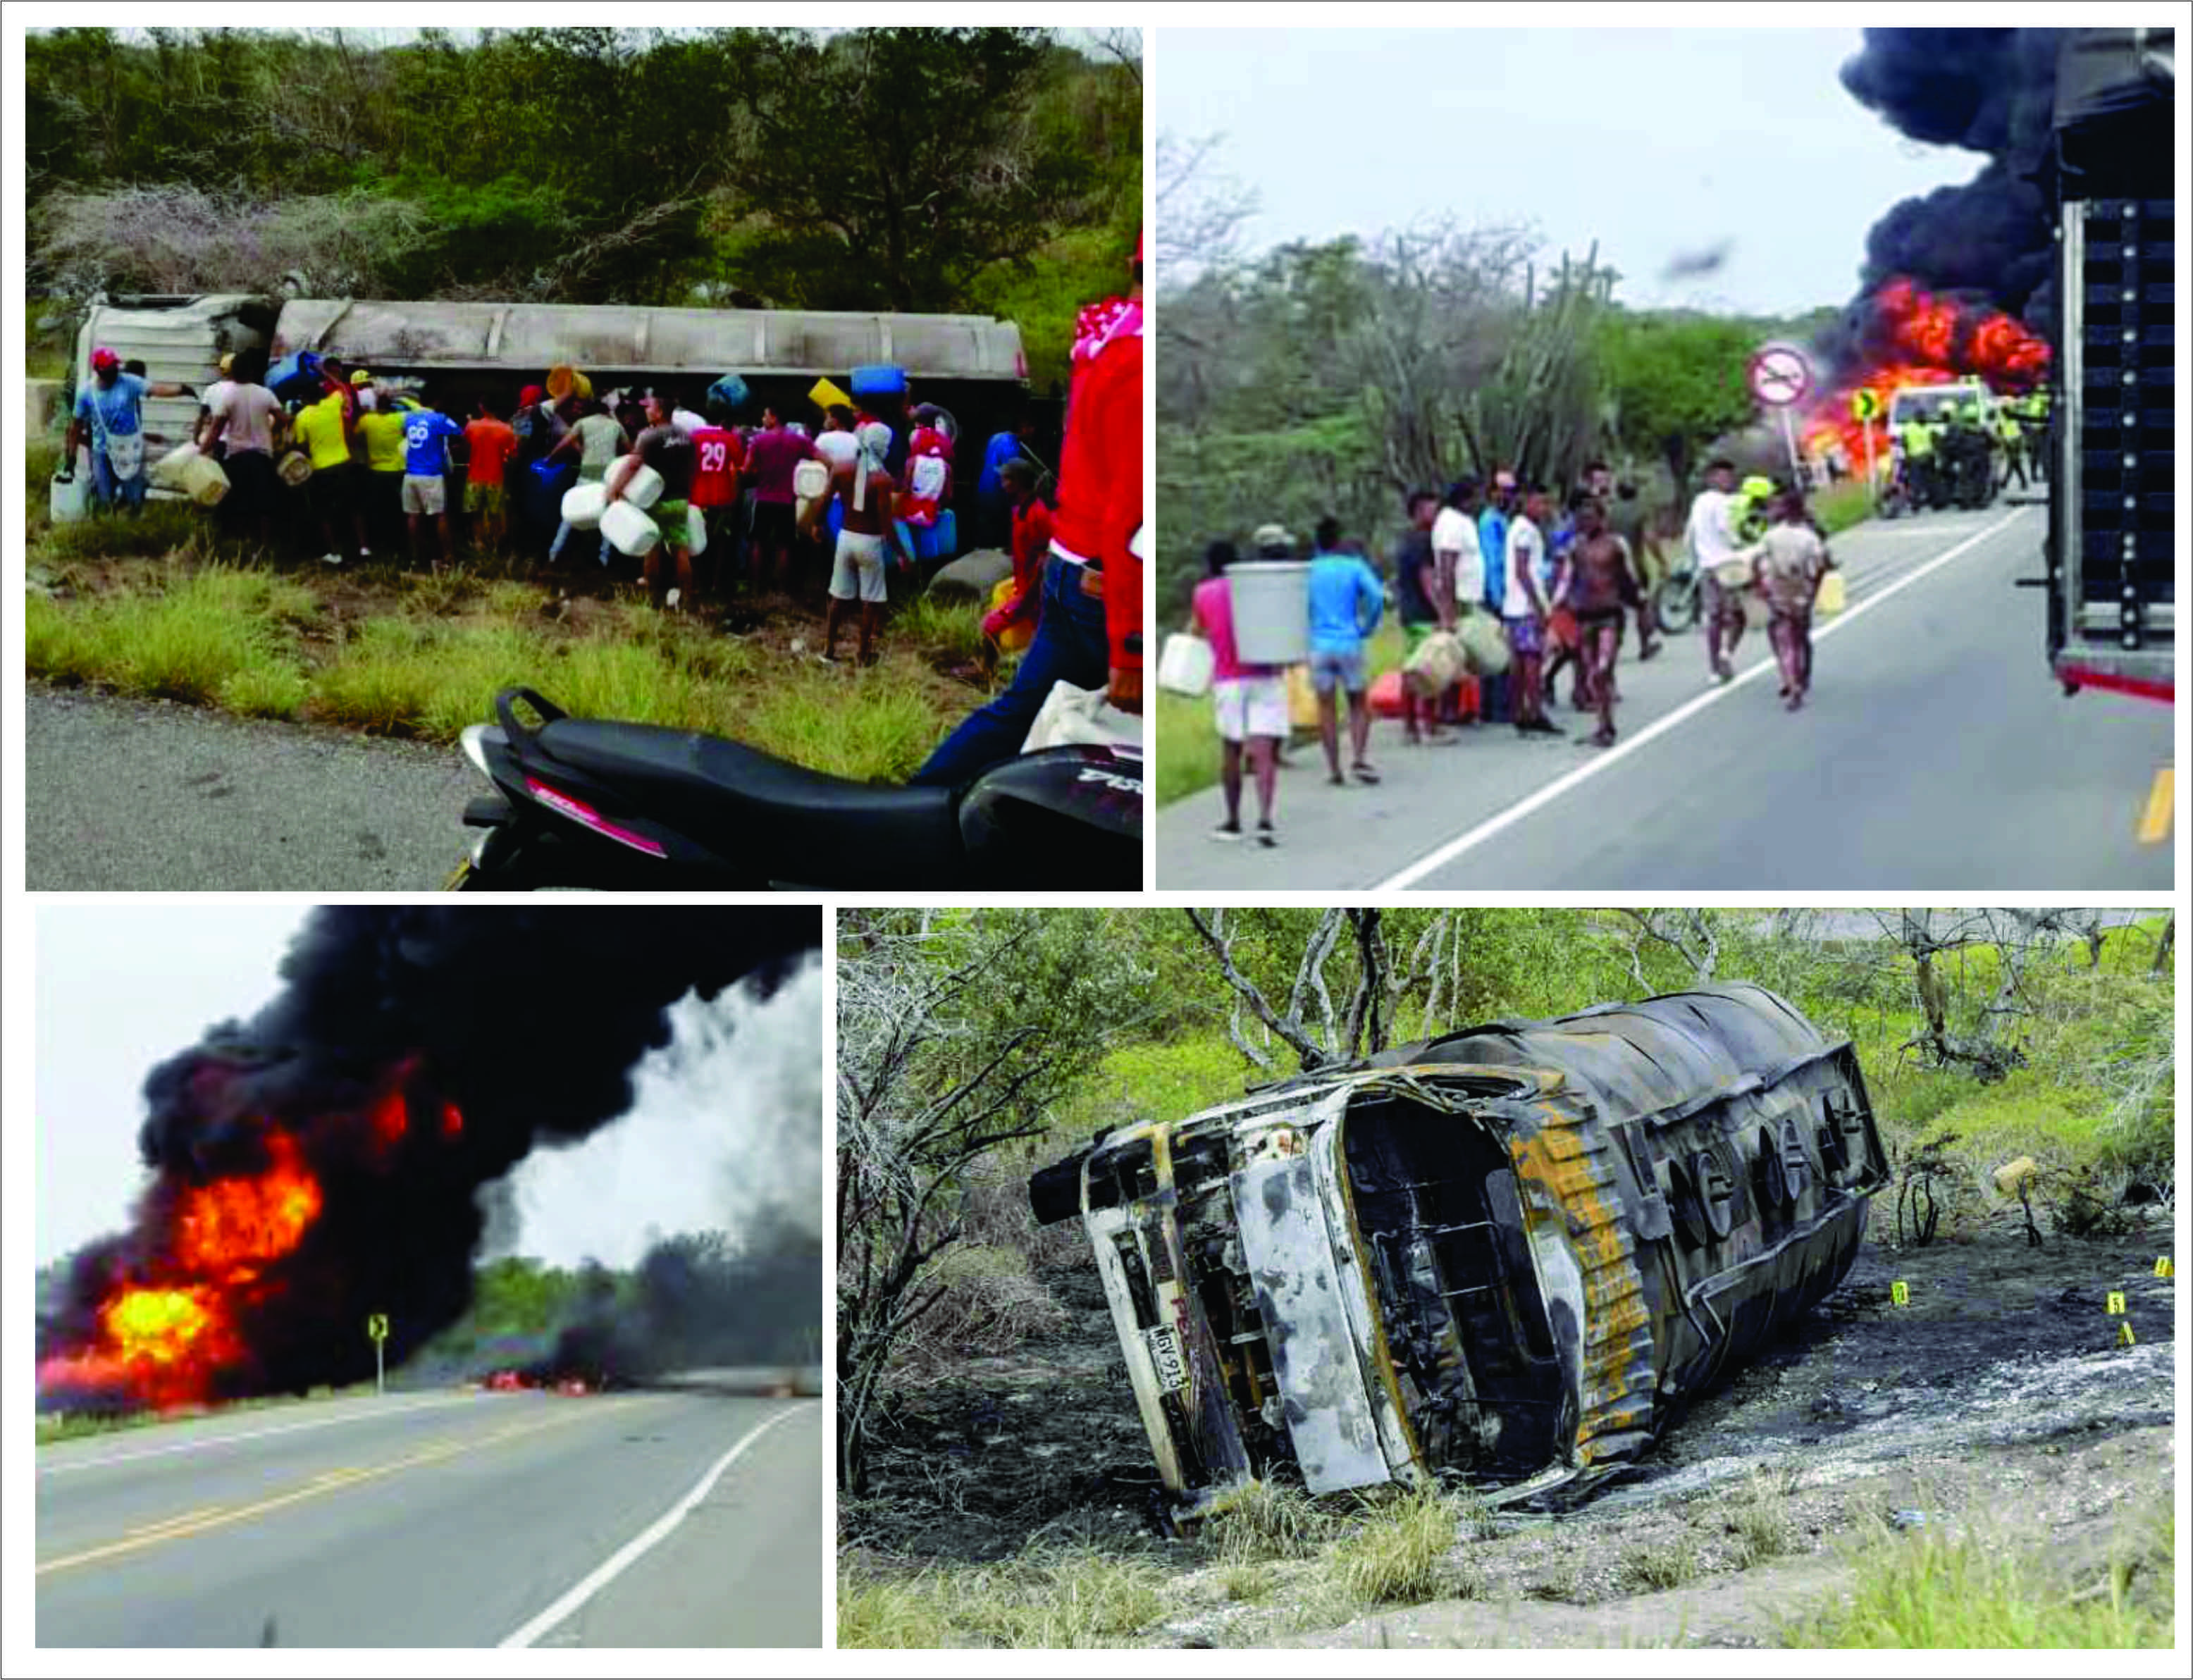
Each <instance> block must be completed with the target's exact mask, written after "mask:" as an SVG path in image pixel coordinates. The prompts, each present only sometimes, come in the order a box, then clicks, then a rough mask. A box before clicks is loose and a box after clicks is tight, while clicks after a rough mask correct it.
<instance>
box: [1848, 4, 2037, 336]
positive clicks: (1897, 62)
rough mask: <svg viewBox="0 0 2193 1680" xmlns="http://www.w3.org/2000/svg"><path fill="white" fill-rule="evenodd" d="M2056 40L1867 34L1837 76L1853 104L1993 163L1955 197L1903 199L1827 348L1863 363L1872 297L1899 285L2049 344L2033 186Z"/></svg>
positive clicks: (2024, 32)
mask: <svg viewBox="0 0 2193 1680" xmlns="http://www.w3.org/2000/svg"><path fill="white" fill-rule="evenodd" d="M2063 34H2064V32H2063V31H2062V30H2058V29H1869V30H1867V31H1866V32H1865V46H1864V50H1862V51H1861V52H1859V53H1858V54H1857V55H1856V56H1854V57H1852V58H1851V59H1849V60H1847V61H1846V62H1845V63H1844V65H1843V67H1842V83H1843V86H1844V88H1845V89H1847V90H1848V91H1849V93H1850V94H1851V95H1852V97H1853V98H1855V99H1857V100H1858V101H1859V102H1860V103H1861V104H1863V105H1864V106H1868V107H1869V109H1871V110H1873V111H1875V112H1879V113H1880V114H1881V117H1882V118H1885V119H1886V120H1887V122H1888V123H1890V124H1891V126H1892V127H1893V128H1895V129H1896V130H1897V131H1898V133H1900V134H1904V135H1909V136H1910V138H1912V139H1913V140H1923V141H1926V142H1927V143H1928V144H1930V145H1937V146H1960V147H1961V148H1963V149H1964V150H1966V151H1967V152H1978V153H1979V154H1980V155H1982V156H1983V157H1984V158H1987V160H1988V162H1987V163H1986V164H1985V165H1984V167H1983V168H1982V169H1981V170H1980V172H1979V174H1978V175H1976V176H1975V177H1974V178H1973V180H1972V181H1967V182H1966V183H1965V184H1964V185H1962V186H1942V187H1937V188H1936V189H1935V190H1934V191H1933V192H1929V193H1927V194H1925V195H1923V196H1922V197H1920V198H1906V199H1904V201H1903V202H1902V203H1901V204H1898V205H1896V206H1895V207H1894V208H1893V209H1891V210H1890V211H1889V212H1888V213H1887V215H1884V216H1882V217H1881V220H1880V221H1877V222H1875V224H1874V226H1873V230H1872V232H1870V233H1869V234H1868V235H1867V236H1866V249H1865V263H1864V267H1863V269H1862V270H1861V271H1860V276H1859V291H1858V296H1857V297H1856V298H1855V299H1853V300H1852V302H1851V303H1850V305H1849V306H1848V307H1847V308H1846V309H1845V310H1844V312H1843V318H1842V320H1841V323H1840V324H1839V326H1838V328H1837V329H1836V330H1833V331H1831V332H1830V333H1829V335H1827V338H1826V341H1825V343H1824V346H1823V347H1824V349H1825V350H1826V352H1827V353H1828V354H1829V358H1831V360H1832V361H1833V362H1834V363H1835V364H1836V365H1837V366H1838V367H1840V366H1843V365H1845V364H1847V363H1848V362H1850V361H1851V360H1852V359H1854V358H1856V357H1858V356H1859V355H1861V354H1863V353H1864V352H1865V351H1866V349H1867V348H1868V346H1867V344H1866V342H1865V341H1866V337H1867V333H1868V330H1869V327H1871V326H1872V324H1873V323H1874V319H1875V313H1874V311H1873V308H1872V300H1873V297H1874V295H1875V293H1876V292H1878V291H1879V290H1881V288H1882V287H1883V286H1885V285H1886V284H1888V282H1889V281H1891V280H1892V279H1895V278H1898V277H1899V276H1901V277H1904V278H1910V279H1913V280H1915V281H1917V282H1918V283H1919V284H1921V286H1923V287H1925V288H1926V289H1927V290H1928V291H1930V292H1933V293H1935V294H1937V295H1945V296H1949V297H1952V298H1955V300H1957V301H1960V302H1965V303H1977V304H1982V305H1984V306H1986V307H1990V308H1994V309H2000V310H2001V311H2002V312H2004V313H2006V314H2009V315H2013V316H2017V317H2019V318H2022V319H2024V322H2025V323H2026V324H2027V325H2029V326H2030V327H2031V328H2032V329H2033V330H2035V331H2036V332H2038V333H2040V334H2041V335H2043V336H2044V337H2049V338H2051V339H2052V341H2053V320H2052V317H2053V312H2054V307H2055V300H2054V288H2053V284H2051V282H2050V267H2051V261H2052V245H2051V239H2050V220H2049V210H2048V203H2047V197H2046V195H2045V194H2044V193H2043V192H2042V190H2041V187H2040V186H2038V185H2036V182H2035V181H2034V180H2033V179H2032V178H2031V177H2033V176H2034V175H2036V174H2038V173H2039V172H2040V170H2041V168H2042V166H2043V164H2044V163H2045V161H2046V159H2047V152H2048V146H2049V135H2050V123H2051V118H2052V116H2053V110H2054V103H2055V96H2056V53H2057V48H2058V44H2059V42H2060V38H2061V37H2062V36H2063Z"/></svg>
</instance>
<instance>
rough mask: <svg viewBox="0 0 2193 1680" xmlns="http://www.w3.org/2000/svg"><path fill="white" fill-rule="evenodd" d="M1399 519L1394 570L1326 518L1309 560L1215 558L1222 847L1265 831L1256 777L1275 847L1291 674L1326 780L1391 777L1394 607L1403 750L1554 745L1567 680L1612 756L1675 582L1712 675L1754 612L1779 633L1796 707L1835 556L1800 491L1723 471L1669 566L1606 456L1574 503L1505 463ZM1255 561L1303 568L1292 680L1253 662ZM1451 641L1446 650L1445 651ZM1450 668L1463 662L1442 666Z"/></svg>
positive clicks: (1215, 545)
mask: <svg viewBox="0 0 2193 1680" xmlns="http://www.w3.org/2000/svg"><path fill="white" fill-rule="evenodd" d="M1403 511H1404V513H1405V514H1406V525H1405V527H1404V529H1403V531H1402V534H1401V536H1400V539H1399V541H1398V542H1395V543H1394V547H1393V549H1392V552H1391V554H1390V556H1389V558H1388V561H1387V564H1386V565H1385V566H1384V567H1383V569H1382V567H1381V566H1380V565H1379V564H1378V563H1377V561H1376V560H1374V559H1373V558H1372V556H1371V553H1370V551H1369V550H1368V549H1367V548H1366V546H1365V544H1364V543H1363V542H1362V541H1360V539H1354V538H1350V537H1349V536H1347V535H1346V533H1345V532H1344V531H1343V528H1342V525H1341V523H1340V521H1339V520H1338V519H1334V518H1332V517H1330V516H1327V517H1326V518H1324V519H1320V520H1319V521H1318V523H1317V525H1316V527H1315V529H1314V531H1313V533H1312V540H1311V542H1310V543H1309V544H1308V547H1307V548H1306V549H1305V548H1302V547H1300V546H1299V545H1297V542H1296V540H1295V538H1294V537H1293V536H1291V534H1290V533H1289V532H1288V531H1287V530H1285V527H1284V526H1281V525H1265V526H1263V527H1261V528H1260V529H1258V530H1257V531H1256V533H1255V534H1254V536H1253V537H1252V538H1251V542H1250V544H1249V545H1248V551H1247V552H1246V553H1244V552H1243V550H1242V548H1241V547H1240V545H1239V544H1237V543H1236V542H1234V541H1232V540H1220V541H1217V542H1211V544H1210V545H1209V546H1208V548H1206V550H1205V572H1206V576H1205V578H1204V580H1203V581H1202V582H1200V583H1199V584H1198V585H1197V586H1196V588H1195V590H1194V597H1193V601H1192V605H1191V610H1190V615H1189V619H1190V624H1189V628H1191V630H1192V631H1193V632H1194V634H1197V635H1199V636H1200V637H1201V638H1202V639H1203V640H1204V641H1205V643H1206V644H1207V645H1208V646H1209V648H1210V654H1211V657H1210V666H1211V704H1212V708H1213V710H1214V714H1215V716H1216V720H1217V731H1218V737H1219V743H1220V754H1221V757H1220V785H1221V788H1222V794H1223V797H1224V801H1225V815H1224V817H1222V820H1221V821H1220V823H1218V825H1217V828H1216V829H1214V830H1213V836H1214V838H1216V839H1218V840H1241V839H1243V838H1244V837H1245V834H1248V833H1250V832H1251V831H1249V830H1245V829H1244V828H1243V826H1242V802H1243V797H1244V794H1245V791H1246V789H1247V787H1248V785H1249V784H1250V783H1253V784H1254V787H1255V789H1256V794H1257V823H1256V827H1255V829H1254V830H1253V834H1254V836H1255V839H1256V840H1257V843H1258V844H1259V845H1261V846H1277V845H1278V843H1279V836H1278V830H1277V827H1276V824H1275V821H1274V804H1275V801H1276V796H1277V789H1278V780H1279V777H1278V771H1279V770H1280V768H1281V767H1282V766H1283V765H1285V764H1286V763H1287V761H1288V760H1287V757H1286V754H1287V752H1288V749H1289V747H1290V745H1291V739H1292V734H1293V728H1294V725H1295V724H1296V723H1297V721H1300V720H1301V719H1300V713H1301V712H1302V711H1303V709H1304V702H1303V699H1300V698H1295V697H1291V696H1290V693H1289V685H1290V682H1291V683H1292V684H1294V685H1295V686H1296V687H1297V691H1298V694H1299V692H1300V691H1303V690H1306V691H1307V697H1306V698H1307V701H1308V702H1314V709H1315V716H1316V726H1317V731H1318V735H1319V737H1320V743H1321V745H1322V748H1323V750H1324V758H1325V770H1326V782H1327V783H1328V784H1330V785H1331V786H1332V787H1336V788H1346V787H1348V786H1349V785H1351V782H1352V783H1357V784H1375V783H1377V782H1378V781H1379V780H1380V779H1381V775H1382V772H1381V771H1380V769H1379V766H1378V765H1377V763H1376V761H1375V760H1373V758H1372V756H1371V729H1372V717H1373V713H1372V707H1371V691H1372V688H1373V683H1372V680H1371V670H1370V662H1369V657H1368V653H1369V644H1370V641H1371V637H1372V636H1373V634H1375V633H1376V632H1377V629H1378V628H1379V627H1380V625H1381V624H1382V623H1383V622H1384V620H1385V618H1386V616H1388V615H1389V613H1390V614H1391V616H1393V617H1394V620H1395V621H1396V622H1397V624H1398V626H1399V628H1400V633H1401V638H1402V641H1403V644H1404V649H1405V658H1404V666H1403V670H1402V672H1401V673H1399V674H1394V675H1392V676H1389V678H1388V679H1387V682H1388V684H1389V686H1391V687H1394V688H1397V690H1398V691H1397V692H1393V693H1390V694H1389V696H1388V697H1386V703H1387V704H1388V706H1389V708H1390V709H1392V710H1393V712H1394V714H1396V715H1397V716H1398V719H1399V721H1400V725H1401V729H1400V739H1401V741H1402V743H1404V744H1405V745H1406V746H1409V747H1416V746H1419V745H1424V744H1429V743H1441V742H1458V741H1461V740H1463V739H1464V738H1465V737H1466V732H1468V731H1475V730H1480V729H1481V728H1482V727H1484V726H1485V725H1503V724H1504V725H1511V726H1512V727H1513V728H1514V730H1515V731H1516V733H1517V734H1518V735H1519V736H1522V737H1562V736H1564V735H1565V734H1566V731H1564V730H1563V728H1562V727H1561V725H1559V724H1557V723H1556V722H1555V721H1554V718H1553V715H1552V708H1553V703H1554V702H1555V700H1556V698H1557V697H1558V694H1559V691H1560V678H1561V676H1562V674H1564V673H1565V672H1566V674H1567V678H1568V694H1569V702H1570V704H1571V706H1572V708H1574V709H1575V710H1576V711H1577V712H1580V713H1583V714H1587V716H1588V718H1589V720H1591V722H1592V723H1593V725H1595V727H1593V728H1592V730H1591V732H1590V733H1589V734H1587V735H1583V736H1581V737H1579V744H1582V745H1586V746H1594V747H1600V748H1606V747H1611V746H1612V745H1613V744H1614V742H1615V740H1616V738H1617V737H1616V730H1615V708H1616V706H1617V704H1618V702H1619V701H1620V699H1621V692H1620V686H1619V684H1618V680H1617V675H1616V668H1617V666H1618V662H1619V660H1620V656H1621V651H1622V649H1623V645H1624V642H1625V640H1626V639H1627V633H1628V630H1629V626H1630V625H1631V624H1632V623H1633V622H1634V624H1635V632H1636V642H1637V650H1638V657H1639V658H1640V660H1646V659H1651V658H1652V657H1655V656H1656V655H1657V654H1658V653H1659V652H1660V651H1661V649H1662V646H1663V634H1662V631H1661V627H1660V624H1659V622H1658V611H1657V610H1656V601H1657V600H1658V597H1659V594H1660V591H1661V588H1662V585H1663V583H1665V582H1668V581H1669V578H1670V577H1671V576H1684V575H1694V576H1695V582H1696V587H1697V588H1698V592H1699V597H1700V611H1699V622H1700V623H1701V625H1702V627H1703V633H1704V640H1705V649H1706V661H1707V668H1708V672H1709V679H1710V680H1712V681H1714V682H1716V683H1724V682H1727V681H1730V680H1732V679H1733V677H1734V675H1735V667H1734V664H1733V658H1734V654H1735V651H1736V647H1737V645H1738V641H1739V639H1741V637H1742V636H1743V634H1744V625H1745V602H1746V600H1747V599H1753V600H1755V602H1756V603H1757V605H1758V610H1759V611H1760V612H1761V616H1763V617H1765V619H1766V622H1767V628H1768V634H1769V638H1770V639H1771V641H1772V645H1773V648H1774V651H1775V656H1776V658H1777V661H1778V666H1779V669H1780V672H1781V675H1782V698H1783V700H1784V703H1785V705H1786V706H1787V707H1788V708H1789V709H1790V710H1792V711H1795V710H1796V709H1798V708H1800V707H1801V706H1802V705H1803V703H1804V699H1805V696H1806V693H1807V690H1808V688H1809V685H1810V683H1811V679H1812V639H1811V622H1812V613H1813V611H1814V603H1815V600H1816V598H1817V596H1818V593H1819V590H1820V588H1821V584H1822V582H1823V580H1824V577H1825V576H1826V574H1827V572H1828V571H1829V570H1830V569H1831V567H1832V565H1833V561H1832V559H1831V558H1830V556H1829V553H1828V548H1827V543H1826V540H1825V536H1824V533H1823V532H1822V531H1821V530H1820V529H1819V527H1818V525H1817V523H1816V522H1815V521H1814V520H1813V519H1812V516H1811V514H1810V513H1809V512H1808V511H1807V505H1806V501H1805V496H1804V493H1803V492H1802V491H1801V490H1798V489H1795V488H1792V487H1788V486H1784V485H1776V484H1775V483H1774V482H1773V481H1772V479H1766V478H1765V477H1763V476H1755V477H1752V478H1748V479H1745V480H1744V482H1743V484H1742V485H1741V487H1739V486H1738V483H1737V479H1736V470H1735V467H1734V466H1733V464H1732V462H1728V461H1726V460H1725V459H1716V460H1715V461H1714V462H1711V463H1709V466H1708V467H1707V469H1706V473H1705V484H1704V486H1703V488H1702V489H1701V490H1699V491H1698V495H1697V496H1696V498H1695V499H1694V501H1693V502H1692V506H1691V509H1690V513H1689V517H1688V519H1687V522H1686V528H1685V532H1684V537H1683V542H1682V553H1681V556H1680V558H1681V561H1682V564H1681V565H1680V566H1676V565H1671V563H1670V559H1669V555H1668V553H1666V551H1665V550H1664V548H1663V544H1662V542H1661V539H1660V536H1659V534H1658V530H1657V528H1656V526H1657V521H1656V519H1655V518H1654V517H1653V513H1652V508H1651V507H1649V505H1648V503H1647V502H1646V499H1645V497H1644V496H1642V494H1641V493H1640V489H1639V486H1638V485H1637V484H1636V483H1635V481H1634V480H1631V479H1626V478H1625V479H1617V478H1616V475H1615V474H1614V473H1613V472H1612V469H1611V468H1610V467H1607V466H1606V463H1604V462H1592V463H1590V464H1589V466H1588V467H1585V469H1584V471H1583V474H1582V476H1581V478H1580V479H1579V481H1578V482H1577V484H1576V485H1574V486H1572V488H1571V489H1569V490H1567V491H1566V493H1563V494H1558V495H1557V494H1556V493H1555V491H1553V490H1550V489H1549V487H1548V486H1546V485H1540V484H1531V483H1525V482H1523V481H1522V480H1521V479H1520V478H1519V476H1518V475H1517V474H1516V473H1514V472H1513V471H1511V470H1509V469H1507V468H1504V467H1503V468H1499V469H1497V470H1496V471H1495V472H1494V473H1492V477H1491V479H1490V481H1489V482H1483V481H1480V479H1476V478H1474V477H1464V478H1462V479H1457V480H1456V481H1455V482H1454V483H1453V484H1452V485H1449V486H1448V487H1447V489H1446V491H1445V492H1444V493H1441V492H1438V491H1434V490H1414V491H1411V493H1410V494H1409V495H1408V496H1406V498H1405V499H1404V509H1403ZM1245 560H1246V561H1273V560H1281V561H1300V560H1307V562H1308V575H1307V578H1306V596H1307V613H1308V625H1307V637H1306V643H1307V646H1308V659H1307V661H1306V662H1304V663H1303V665H1302V666H1301V667H1300V668H1297V669H1293V670H1290V669H1289V668H1286V667H1283V666H1279V665H1273V664H1268V663H1262V664H1260V663H1257V662H1253V661H1250V660H1246V659H1245V658H1244V657H1242V655H1241V651H1240V639H1239V637H1238V636H1237V633H1236V625H1235V605H1234V591H1233V587H1232V580H1231V579H1230V578H1229V573H1231V572H1232V571H1233V569H1234V568H1235V567H1237V566H1239V565H1241V564H1243V562H1244V561H1245ZM1438 637H1444V638H1446V639H1447V640H1446V642H1445V643H1444V644H1442V645H1441V646H1440V647H1439V648H1436V649H1435V648H1434V647H1433V646H1432V644H1433V641H1434V638H1438ZM1447 655H1451V656H1452V662H1451V663H1443V662H1442V656H1447ZM1343 701H1344V702H1345V705H1346V709H1347V716H1346V731H1345V740H1344V742H1343V729H1342V718H1341V707H1342V703H1343ZM1343 746H1344V748H1345V752H1344V753H1343Z"/></svg>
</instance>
